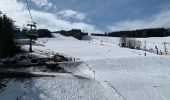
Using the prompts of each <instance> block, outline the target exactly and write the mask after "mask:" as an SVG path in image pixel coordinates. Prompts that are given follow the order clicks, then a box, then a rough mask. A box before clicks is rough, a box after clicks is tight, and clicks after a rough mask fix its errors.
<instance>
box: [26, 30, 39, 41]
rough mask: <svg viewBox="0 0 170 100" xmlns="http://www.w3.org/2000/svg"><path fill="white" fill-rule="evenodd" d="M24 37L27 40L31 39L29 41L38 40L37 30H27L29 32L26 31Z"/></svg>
mask: <svg viewBox="0 0 170 100" xmlns="http://www.w3.org/2000/svg"><path fill="white" fill-rule="evenodd" d="M26 36H27V37H28V38H31V39H33V40H36V39H37V38H38V36H37V30H29V31H27V32H26Z"/></svg>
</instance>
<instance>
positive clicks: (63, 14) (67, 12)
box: [58, 9, 86, 21]
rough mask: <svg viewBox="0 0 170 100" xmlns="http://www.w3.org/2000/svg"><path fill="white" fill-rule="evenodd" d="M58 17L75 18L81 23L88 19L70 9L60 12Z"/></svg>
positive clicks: (84, 15)
mask: <svg viewBox="0 0 170 100" xmlns="http://www.w3.org/2000/svg"><path fill="white" fill-rule="evenodd" d="M58 15H59V16H61V17H64V18H75V19H77V20H80V21H81V20H84V19H86V14H84V13H80V12H76V11H73V10H70V9H67V10H63V11H60V12H59V13H58Z"/></svg>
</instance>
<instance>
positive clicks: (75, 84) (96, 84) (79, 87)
mask: <svg viewBox="0 0 170 100" xmlns="http://www.w3.org/2000/svg"><path fill="white" fill-rule="evenodd" d="M54 36H55V38H49V39H47V38H42V39H38V43H39V44H42V43H44V42H43V41H46V40H48V42H47V43H44V44H43V45H44V46H33V50H36V51H37V52H35V53H33V54H34V55H41V56H42V55H43V54H44V55H45V54H49V55H51V54H52V53H53V52H54V53H61V54H65V55H68V56H69V57H72V58H76V59H80V60H77V61H75V62H66V63H63V64H62V65H63V66H64V68H65V70H66V72H67V73H64V74H62V73H59V74H54V73H51V74H54V75H56V77H55V78H38V79H35V78H33V79H25V80H18V79H13V80H9V82H8V83H7V87H5V88H4V89H1V90H0V98H3V100H11V99H13V98H14V100H15V99H16V98H20V99H24V100H31V99H32V100H56V99H57V100H169V98H170V96H169V92H170V87H169V85H170V79H169V77H170V74H169V73H170V67H169V65H170V56H169V55H167V56H165V55H156V54H155V53H149V52H146V51H142V50H135V49H128V48H120V47H119V46H118V41H119V38H115V37H97V36H88V37H84V39H85V40H81V41H80V40H77V39H75V38H73V37H64V36H61V35H59V34H54ZM137 40H141V41H147V42H146V43H147V49H150V48H153V49H154V48H155V46H158V48H159V49H161V50H162V51H163V50H164V47H163V45H162V43H163V42H168V43H169V42H170V37H164V38H159V37H157V38H137ZM153 42H154V44H153ZM142 43H143V42H142ZM22 48H25V49H28V45H25V46H23V47H22ZM167 48H168V49H169V48H170V46H169V44H167ZM40 52H41V54H39V53H40ZM145 52H146V56H144V53H145ZM48 74H49V73H48ZM12 90H15V93H13V92H12ZM12 93H13V94H12ZM10 94H12V95H11V96H8V95H10Z"/></svg>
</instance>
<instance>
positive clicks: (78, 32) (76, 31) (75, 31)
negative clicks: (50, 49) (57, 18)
mask: <svg viewBox="0 0 170 100" xmlns="http://www.w3.org/2000/svg"><path fill="white" fill-rule="evenodd" d="M52 33H59V34H61V35H64V36H72V37H74V38H76V39H79V40H82V37H83V36H84V35H88V33H84V32H82V31H81V30H80V29H72V30H69V31H65V30H61V31H55V32H52Z"/></svg>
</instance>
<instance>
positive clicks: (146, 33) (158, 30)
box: [91, 28, 170, 38]
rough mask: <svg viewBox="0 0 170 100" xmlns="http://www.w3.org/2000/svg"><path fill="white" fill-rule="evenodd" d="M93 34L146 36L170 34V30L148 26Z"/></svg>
mask: <svg viewBox="0 0 170 100" xmlns="http://www.w3.org/2000/svg"><path fill="white" fill-rule="evenodd" d="M91 35H94V36H110V37H122V36H125V37H136V38H146V37H165V36H170V32H169V30H168V29H165V28H150V29H139V30H131V31H117V32H109V33H105V34H98V33H92V34H91Z"/></svg>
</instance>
